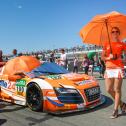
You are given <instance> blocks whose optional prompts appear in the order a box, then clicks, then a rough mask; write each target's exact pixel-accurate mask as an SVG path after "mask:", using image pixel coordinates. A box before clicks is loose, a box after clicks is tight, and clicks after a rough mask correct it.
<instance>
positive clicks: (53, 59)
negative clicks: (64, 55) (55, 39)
mask: <svg viewBox="0 0 126 126" xmlns="http://www.w3.org/2000/svg"><path fill="white" fill-rule="evenodd" d="M54 54H55V53H54V52H51V54H50V59H49V60H50V62H55V57H54Z"/></svg>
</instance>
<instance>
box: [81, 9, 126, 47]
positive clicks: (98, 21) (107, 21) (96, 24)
mask: <svg viewBox="0 0 126 126" xmlns="http://www.w3.org/2000/svg"><path fill="white" fill-rule="evenodd" d="M112 27H118V28H119V29H120V31H121V34H120V38H121V39H124V38H126V15H123V14H121V13H119V12H116V11H113V12H110V13H107V14H103V15H97V16H95V17H94V18H93V19H92V20H91V21H90V22H89V23H88V24H87V25H85V26H84V27H83V28H82V29H81V31H80V36H81V37H82V40H83V42H84V43H88V44H95V45H98V46H103V45H104V42H109V44H110V49H111V43H110V42H111V41H112V40H111V36H110V32H111V29H112Z"/></svg>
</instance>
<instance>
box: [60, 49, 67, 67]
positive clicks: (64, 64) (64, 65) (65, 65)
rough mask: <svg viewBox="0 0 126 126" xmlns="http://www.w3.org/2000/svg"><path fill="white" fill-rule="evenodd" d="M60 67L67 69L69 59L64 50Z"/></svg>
mask: <svg viewBox="0 0 126 126" xmlns="http://www.w3.org/2000/svg"><path fill="white" fill-rule="evenodd" d="M60 65H61V66H63V67H64V68H65V69H66V68H67V57H66V53H65V50H64V49H61V56H60Z"/></svg>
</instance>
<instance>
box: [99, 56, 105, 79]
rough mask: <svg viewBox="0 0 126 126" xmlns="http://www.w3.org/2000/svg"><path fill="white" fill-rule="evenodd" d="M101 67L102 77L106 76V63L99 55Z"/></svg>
mask: <svg viewBox="0 0 126 126" xmlns="http://www.w3.org/2000/svg"><path fill="white" fill-rule="evenodd" d="M99 67H100V71H99V72H100V78H103V77H104V72H105V63H104V61H103V60H102V59H101V57H99Z"/></svg>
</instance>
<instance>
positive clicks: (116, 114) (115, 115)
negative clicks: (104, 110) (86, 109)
mask: <svg viewBox="0 0 126 126" xmlns="http://www.w3.org/2000/svg"><path fill="white" fill-rule="evenodd" d="M117 117H118V110H114V111H113V113H112V115H111V116H110V118H111V119H115V118H117Z"/></svg>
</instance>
